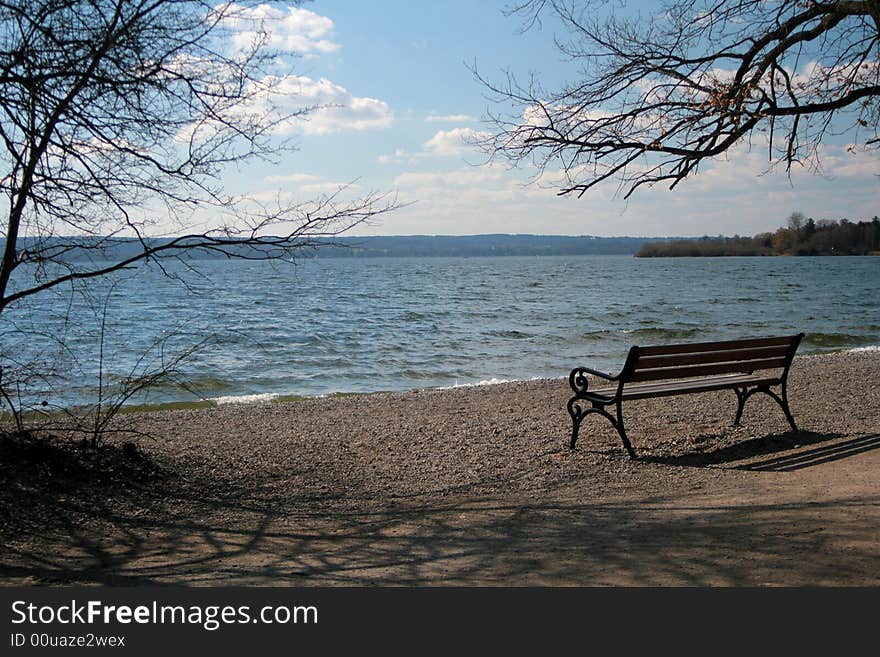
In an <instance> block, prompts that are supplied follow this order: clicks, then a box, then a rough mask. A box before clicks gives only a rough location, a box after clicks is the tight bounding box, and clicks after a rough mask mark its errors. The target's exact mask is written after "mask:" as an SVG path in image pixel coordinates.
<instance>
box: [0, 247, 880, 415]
mask: <svg viewBox="0 0 880 657" xmlns="http://www.w3.org/2000/svg"><path fill="white" fill-rule="evenodd" d="M194 264H195V267H196V269H197V271H190V270H186V269H185V267H184V266H183V265H181V264H180V263H176V264H174V265H173V266H172V265H169V267H170V270H169V273H171V274H174V275H177V276H180V277H181V278H182V279H183V281H184V283H185V285H184V284H182V283H181V282H180V281H178V280H175V279H174V278H169V277H168V276H166V275H165V274H163V273H162V272H161V271H160V270H159V269H158V268H155V267H152V268H143V269H140V270H137V271H133V272H127V273H126V274H125V275H123V276H120V277H117V279H115V281H114V284H113V285H112V286H111V285H110V284H109V281H103V282H102V283H101V284H100V285H95V286H94V292H93V294H92V298H91V301H90V302H87V301H86V300H85V299H83V298H81V297H79V296H76V295H74V296H71V295H69V294H66V293H65V294H51V295H50V294H47V295H43V296H42V297H40V298H36V299H34V300H33V301H32V302H30V303H28V304H26V305H22V306H20V307H17V308H16V307H14V308H13V309H12V312H10V313H8V315H4V318H3V322H4V324H3V333H2V335H0V339H2V342H0V363H5V364H6V366H7V367H9V366H10V365H12V366H13V367H14V366H16V365H18V366H20V365H22V364H24V363H27V362H32V361H33V362H39V363H40V365H41V367H44V368H45V367H46V366H48V365H51V364H53V363H54V364H56V365H57V364H58V363H60V369H59V371H58V372H57V374H58V375H59V378H54V379H51V380H47V381H46V382H44V383H43V385H42V387H40V386H39V385H37V386H36V387H35V388H33V389H32V390H30V393H31V394H32V397H31V399H37V398H40V399H46V400H47V401H49V403H50V405H52V406H56V405H59V406H63V405H69V404H75V403H84V402H88V401H89V400H91V399H92V398H93V394H94V388H95V386H96V384H97V380H98V378H97V373H98V370H99V368H98V363H100V362H103V366H102V368H100V369H102V371H103V372H104V376H103V380H104V381H105V382H107V381H109V382H111V383H112V382H113V381H114V380H116V379H117V378H118V377H123V376H125V375H126V374H128V373H129V372H131V371H133V370H135V371H141V370H149V369H150V368H153V367H156V366H157V365H158V363H159V362H160V361H161V358H163V357H164V358H166V361H167V359H168V358H170V357H172V356H173V355H174V354H175V353H176V352H177V351H179V350H180V349H183V348H186V346H187V345H192V344H195V343H196V342H198V341H199V339H200V338H203V337H205V336H210V338H209V341H208V343H207V344H206V346H205V347H204V348H203V349H202V350H200V351H199V352H197V353H196V354H194V355H193V356H192V357H191V358H190V359H188V360H187V361H186V362H184V363H182V364H181V365H180V368H179V369H180V372H179V374H178V376H176V378H175V379H174V381H173V382H166V383H164V384H162V385H160V386H159V387H157V388H155V389H153V390H152V391H151V392H150V393H149V396H148V397H147V398H146V399H144V398H142V397H138V398H136V399H135V400H134V401H138V402H144V401H148V402H168V401H182V400H193V399H197V398H199V397H201V398H205V399H216V398H242V397H244V396H249V395H264V396H269V395H276V394H279V395H303V396H314V395H324V394H329V393H334V392H367V391H376V390H407V389H412V388H422V387H436V386H455V385H467V384H476V383H481V382H494V381H503V380H512V379H528V378H533V377H562V376H567V374H568V372H569V371H570V370H571V368H572V367H574V366H576V365H589V366H593V367H599V368H604V369H607V370H613V371H616V370H618V369H619V367H620V366H621V365H622V363H623V360H624V357H625V355H626V351H627V349H628V347H629V346H630V345H632V344H652V343H654V344H656V343H664V342H677V341H703V340H715V339H734V338H738V337H745V336H764V335H771V334H790V333H796V332H799V331H803V332H805V333H806V334H807V337H806V338H805V340H804V342H803V343H802V346H801V349H800V351H799V353H816V352H822V351H829V350H843V349H851V348H859V347H870V346H876V345H880V299H878V293H877V288H878V283H880V258H876V257H861V258H859V257H825V258H821V257H816V258H811V257H798V258H773V257H769V258H669V259H665V258H664V259H637V258H633V257H630V256H565V257H523V258H518V257H496V258H426V259H416V258H377V259H329V258H328V259H314V260H303V261H300V262H299V263H297V264H296V265H291V264H288V263H277V262H276V263H272V262H254V261H241V260H230V261H225V260H224V261H221V260H209V261H199V262H196V263H194ZM105 302H106V308H107V312H106V330H105V331H104V335H105V338H104V355H103V360H102V359H101V358H99V355H98V354H99V351H98V347H99V345H100V343H101V340H100V324H101V318H102V317H104V316H105V315H104V312H103V307H104V304H105ZM21 331H25V332H32V331H37V332H39V333H40V335H32V334H31V335H28V337H27V338H26V339H22V335H23V333H21ZM58 335H64V336H65V341H66V344H67V347H68V349H61V348H60V347H59V345H58V344H57V342H56V341H55V340H54V338H52V337H50V336H58ZM163 337H165V338H167V343H165V345H164V347H165V352H164V355H163V354H162V353H161V352H160V349H159V347H158V345H157V341H159V340H161V339H162V338H163ZM138 368H140V370H138ZM181 383H183V384H185V386H186V388H188V389H185V388H183V387H181V386H180V384H181ZM52 387H54V388H57V390H56V391H55V392H52V391H51V389H50V388H52Z"/></svg>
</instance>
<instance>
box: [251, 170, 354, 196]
mask: <svg viewBox="0 0 880 657" xmlns="http://www.w3.org/2000/svg"><path fill="white" fill-rule="evenodd" d="M263 182H265V183H266V184H269V185H273V186H275V187H276V188H277V190H283V191H284V192H285V193H287V194H289V195H292V196H296V195H299V194H300V193H304V194H310V195H315V194H319V195H320V194H335V193H336V192H339V191H342V190H345V191H346V192H358V191H359V190H360V189H361V186H360V185H357V184H354V183H351V182H339V181H334V180H328V179H327V178H324V177H322V176H316V175H315V174H312V173H288V174H282V175H276V176H266V177H265V178H263ZM271 193H272V194H277V191H275V192H271ZM268 194H270V193H269V192H263V195H264V196H265V195H268Z"/></svg>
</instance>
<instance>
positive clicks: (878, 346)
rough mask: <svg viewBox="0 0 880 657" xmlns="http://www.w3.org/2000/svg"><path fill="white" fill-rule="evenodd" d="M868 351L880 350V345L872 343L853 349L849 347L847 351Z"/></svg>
mask: <svg viewBox="0 0 880 657" xmlns="http://www.w3.org/2000/svg"><path fill="white" fill-rule="evenodd" d="M868 351H880V345H876V344H872V345H869V346H867V347H854V348H852V349H847V350H846V353H848V354H858V353H865V352H868Z"/></svg>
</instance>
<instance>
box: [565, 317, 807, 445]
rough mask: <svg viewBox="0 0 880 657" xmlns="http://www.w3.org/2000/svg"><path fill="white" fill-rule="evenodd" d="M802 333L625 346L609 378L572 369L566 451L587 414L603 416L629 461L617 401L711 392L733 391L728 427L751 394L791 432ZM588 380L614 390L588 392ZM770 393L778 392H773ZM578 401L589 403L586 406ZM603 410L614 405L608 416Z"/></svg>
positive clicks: (736, 422) (738, 419)
mask: <svg viewBox="0 0 880 657" xmlns="http://www.w3.org/2000/svg"><path fill="white" fill-rule="evenodd" d="M803 337H804V334H803V333H799V334H798V335H791V336H781V337H770V338H751V339H747V340H727V341H723V342H701V343H693V344H669V345H661V346H652V347H638V346H634V347H631V348H630V350H629V354H628V355H627V357H626V362H625V363H624V365H623V369H621V371H620V373H619V374H617V375H616V376H612V375H610V374H607V373H605V372H600V371H598V370H594V369H590V368H588V367H576V368H575V369H573V370H572V371H571V374H570V375H569V377H568V383H569V385H570V386H571V389H572V390H574V393H575V394H574V396H573V397H572V398H571V399H569V400H568V413H569V415H571V421H572V429H571V445H570V447H571V449H574V447H575V443H577V438H578V430H579V428H580V425H581V421H583V419H584V418H585V417H586V416H587V415H589V414H590V413H598V414H599V415H602V416H604V417H606V418H607V419H608V420H609V421H610V422H611V424H612V425H613V426H614V428H615V429H617V433H619V434H620V438H621V440H623V446H624V447H625V448H626V451H627V452H628V453H629V455H630V457H632V458H636V453H635V450H633V447H632V445H631V444H630V442H629V438H627V435H626V429H625V428H624V425H623V409H622V406H623V402H624V401H625V400H628V399H648V398H651V397H666V396H670V395H686V394H692V393H699V392H709V391H711V390H733V391H734V392H735V393H736V396H737V400H738V401H739V404H738V405H737V409H736V419H734V421H733V424H734V425H739V421H740V418H741V417H742V412H743V407H744V406H745V404H746V401H747V400H748V398H749V397H751V396H752V395H753V394H755V393H756V392H763V393H764V394H766V395H769V396H770V397H772V398H773V399H775V400H776V403H778V404H779V405H780V406H781V407H782V411H783V412H784V413H785V418H786V419H787V420H788V423H789V424H790V425H791V428H792V430H793V431H797V430H798V428H797V426H796V425H795V423H794V418H793V417H792V415H791V409H789V407H788V397H787V394H786V384H787V380H788V370H789V368H790V367H791V361H792V359H793V358H794V353H795V351H797V348H798V344H799V343H800V341H801V338H803ZM590 376H594V377H598V378H600V379H605V380H607V381H610V382H614V383H615V385H613V386H609V387H603V388H595V389H590V387H589V385H590V378H589V377H590ZM773 388H778V389H779V393H778V394H777V392H774V390H773ZM582 402H587V403H589V406H587V405H586V404H584V403H582ZM606 406H614V407H615V409H616V411H617V415H616V417H615V416H614V415H611V413H609V412H608V411H606V410H605V407H606Z"/></svg>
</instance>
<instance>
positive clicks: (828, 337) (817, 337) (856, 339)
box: [804, 333, 868, 348]
mask: <svg viewBox="0 0 880 657" xmlns="http://www.w3.org/2000/svg"><path fill="white" fill-rule="evenodd" d="M866 338H868V336H864V335H850V334H849V333H807V335H806V337H805V338H804V342H806V343H807V344H809V345H812V346H814V347H831V348H833V347H847V346H849V345H858V344H864V343H865V342H866Z"/></svg>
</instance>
